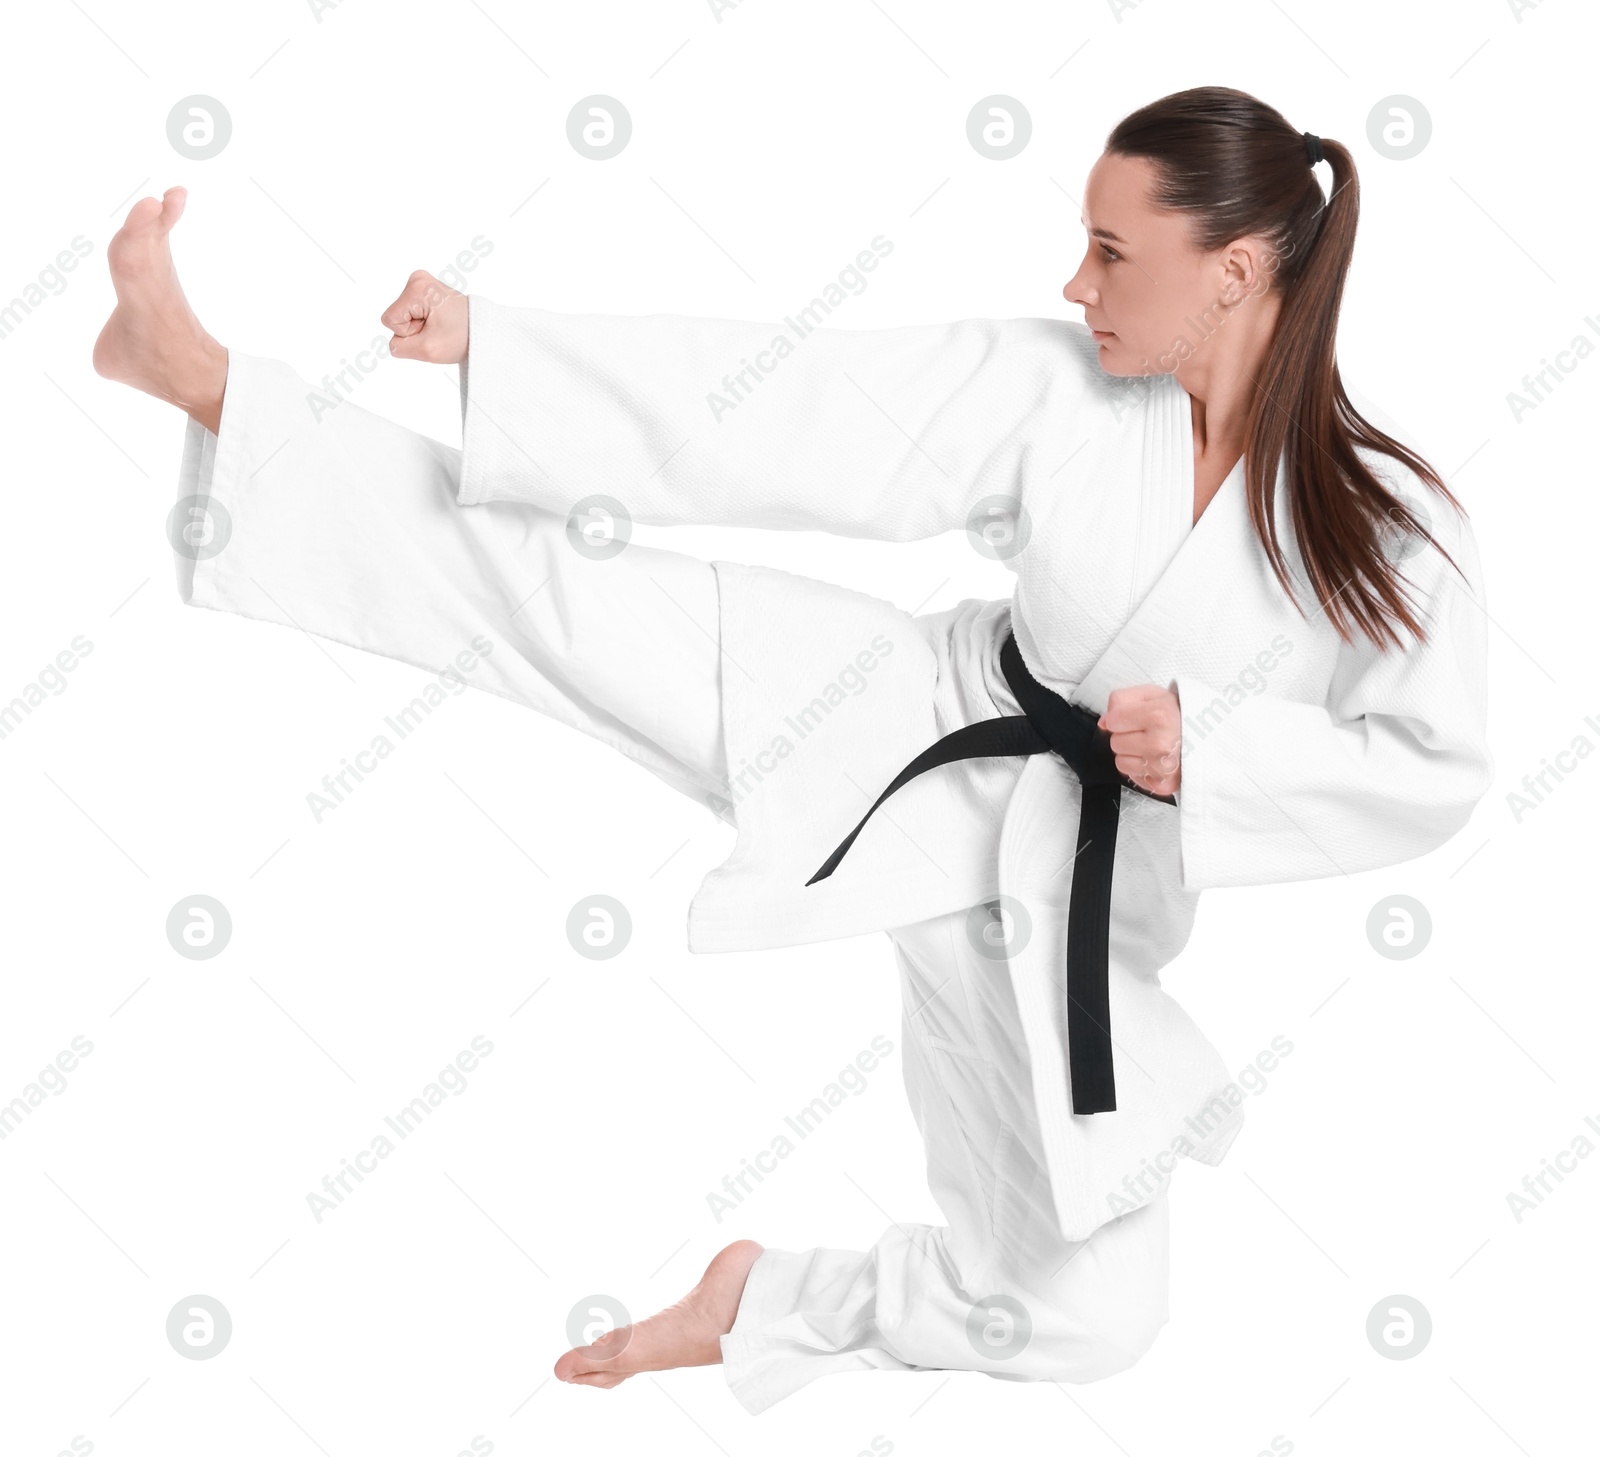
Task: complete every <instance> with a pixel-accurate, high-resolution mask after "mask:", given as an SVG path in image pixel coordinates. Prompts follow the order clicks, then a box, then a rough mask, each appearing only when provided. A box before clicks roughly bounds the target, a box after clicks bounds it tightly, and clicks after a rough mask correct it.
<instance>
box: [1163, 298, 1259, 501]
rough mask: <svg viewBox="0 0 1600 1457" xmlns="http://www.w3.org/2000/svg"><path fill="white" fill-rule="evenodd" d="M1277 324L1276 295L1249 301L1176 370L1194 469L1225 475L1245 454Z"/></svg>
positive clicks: (1230, 316)
mask: <svg viewBox="0 0 1600 1457" xmlns="http://www.w3.org/2000/svg"><path fill="white" fill-rule="evenodd" d="M1277 322H1278V299H1277V296H1276V295H1275V294H1267V295H1263V296H1261V297H1258V298H1254V299H1251V300H1249V301H1248V302H1247V303H1246V304H1245V305H1244V306H1243V307H1241V308H1238V309H1236V310H1234V311H1233V312H1232V313H1231V314H1229V315H1228V316H1227V317H1226V318H1225V319H1224V320H1223V322H1222V324H1221V325H1220V326H1219V327H1218V328H1217V330H1216V332H1215V333H1213V334H1212V335H1211V336H1210V337H1209V338H1207V339H1206V340H1205V342H1204V343H1203V344H1202V345H1201V346H1200V347H1199V348H1198V349H1197V350H1195V352H1194V353H1193V354H1191V355H1190V356H1189V357H1188V358H1187V359H1186V360H1184V361H1183V363H1182V364H1180V365H1179V366H1178V368H1177V371H1176V373H1177V377H1178V383H1179V384H1181V385H1182V386H1183V388H1184V390H1185V391H1186V392H1187V393H1188V395H1189V400H1190V406H1189V413H1190V421H1191V423H1192V425H1193V427H1194V458H1195V464H1196V465H1197V466H1199V465H1200V464H1201V463H1202V462H1205V463H1210V464H1212V465H1213V466H1221V468H1222V470H1223V473H1224V474H1226V473H1227V471H1228V470H1229V469H1231V468H1232V466H1233V464H1234V463H1235V462H1236V461H1237V460H1238V459H1239V457H1240V456H1241V455H1242V454H1243V453H1244V444H1245V433H1246V430H1247V428H1248V426H1249V422H1250V411H1251V408H1252V407H1253V406H1254V404H1255V397H1256V391H1257V381H1258V380H1259V378H1260V376H1261V370H1262V366H1263V365H1264V364H1265V363H1266V358H1267V351H1268V350H1269V349H1270V348H1271V347H1272V333H1273V330H1274V328H1275V327H1276V326H1277Z"/></svg>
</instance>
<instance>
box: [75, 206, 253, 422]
mask: <svg viewBox="0 0 1600 1457" xmlns="http://www.w3.org/2000/svg"><path fill="white" fill-rule="evenodd" d="M187 196H188V194H187V193H186V192H185V191H184V189H183V188H181V187H169V188H168V189H167V191H166V192H165V193H164V194H163V196H162V198H161V200H160V201H159V202H158V201H156V199H155V198H153V197H141V198H140V199H139V201H138V202H136V203H134V205H133V207H132V209H131V210H130V211H129V213H128V216H127V220H126V221H125V222H124V223H123V224H122V227H121V229H120V230H119V231H118V233H117V234H116V236H115V237H113V238H112V240H111V242H110V244H109V245H108V246H107V248H106V261H107V262H108V263H110V265H111V282H112V285H113V286H114V287H115V288H116V290H117V306H116V308H115V309H113V310H112V312H111V317H110V318H109V319H108V320H107V321H106V326H105V328H103V329H102V330H101V331H100V337H99V338H98V339H97V340H95V346H94V367H95V372H96V373H97V374H103V375H104V376H105V377H106V378H107V379H114V380H120V381H121V382H122V383H123V384H129V385H132V386H133V387H134V388H135V389H136V390H143V391H144V392H145V393H146V394H147V395H154V396H155V397H156V398H157V399H161V400H167V401H169V402H170V403H172V404H174V405H176V406H178V408H179V409H181V410H184V411H186V412H187V413H188V414H190V415H192V416H193V417H194V418H195V419H196V420H198V421H199V422H200V423H201V424H202V425H204V426H205V427H206V429H208V430H210V431H211V432H212V433H213V434H215V433H216V432H217V431H218V430H219V429H220V428H221V426H222V395H223V391H224V389H225V388H226V386H227V383H228V351H227V350H226V349H224V348H223V347H222V345H220V344H219V343H217V341H216V340H215V339H213V338H212V337H211V336H210V335H209V334H208V333H206V331H205V330H204V329H203V328H201V326H200V320H199V319H197V318H196V317H195V314H194V310H193V309H191V308H190V307H189V300H188V299H186V298H185V297H184V296H183V289H182V288H181V287H179V285H178V272H177V269H175V268H174V267H173V266H172V249H171V248H170V247H168V245H167V234H168V233H170V232H171V231H172V227H173V224H174V223H176V222H177V221H178V219H179V218H181V217H182V216H183V204H184V201H185V199H186V198H187Z"/></svg>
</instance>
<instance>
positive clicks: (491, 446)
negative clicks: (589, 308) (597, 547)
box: [459, 298, 1066, 540]
mask: <svg viewBox="0 0 1600 1457" xmlns="http://www.w3.org/2000/svg"><path fill="white" fill-rule="evenodd" d="M1053 327H1054V326H1052V325H1051V324H1050V323H1049V322H1048V321H1045V320H1027V319H1023V320H990V319H969V320H962V321H958V322H954V323H946V324H929V325H910V326H903V327H899V328H892V329H877V330H837V329H820V328H807V327H806V324H805V322H804V321H803V320H799V319H790V320H785V321H783V322H781V323H776V324H767V323H758V322H746V321H738V320H726V319H696V318H687V317H682V316H678V315H670V314H653V315H648V316H643V317H625V316H611V315H596V314H583V315H579V314H561V313H555V312H552V311H548V310H543V309H514V308H507V307H504V306H501V305H497V304H494V303H492V302H490V301H488V300H484V299H481V298H474V300H473V302H472V312H471V328H470V340H471V344H470V354H469V359H468V362H467V364H466V366H465V367H464V372H463V386H462V389H463V412H464V422H463V468H462V486H461V494H460V497H459V500H460V502H461V504H463V505H473V504H477V503H479V502H483V501H505V500H515V501H522V502H525V503H528V504H531V505H536V506H539V507H541V508H543V509H546V510H551V511H556V512H562V513H565V512H567V511H569V510H570V509H571V508H572V506H573V505H574V504H575V503H576V502H577V501H579V500H581V499H583V498H585V497H588V496H594V495H604V496H609V497H612V498H614V499H615V500H616V501H618V502H620V503H621V504H622V506H623V508H624V509H625V510H626V511H627V513H628V514H629V515H630V516H631V517H632V518H633V519H634V520H637V521H640V522H643V523H646V524H658V525H673V524H690V523H697V522H706V523H720V524H726V525H745V526H761V527H771V528H784V529H816V530H827V531H833V532H836V533H838V534H841V535H851V536H871V537H879V538H883V539H888V540H912V539H915V538H918V537H923V536H929V535H933V534H935V533H937V532H940V531H945V530H950V529H955V528H959V527H961V526H963V525H964V524H965V522H966V519H967V516H968V514H969V513H970V511H971V509H972V508H973V506H974V505H975V504H976V503H977V501H979V500H980V499H982V497H984V496H986V495H995V494H1012V495H1016V494H1019V493H1020V488H1021V487H1020V482H1021V477H1022V473H1023V470H1024V467H1025V465H1026V463H1027V461H1028V460H1029V459H1030V458H1032V457H1033V456H1037V455H1038V453H1039V452H1038V451H1037V449H1034V450H1033V451H1032V453H1031V454H1030V446H1033V447H1037V445H1038V444H1039V441H1038V436H1039V435H1040V434H1041V433H1046V432H1048V433H1049V434H1050V435H1051V436H1052V437H1054V436H1055V435H1058V434H1060V433H1061V432H1063V431H1064V429H1065V428H1066V426H1065V424H1064V421H1063V418H1062V417H1063V415H1064V414H1065V413H1066V412H1063V411H1060V410H1052V408H1051V405H1052V404H1053V403H1059V400H1058V399H1055V398H1054V397H1053V385H1054V382H1055V381H1056V380H1057V378H1058V377H1059V376H1058V373H1057V371H1055V370H1054V369H1052V367H1051V365H1052V360H1051V350H1052V349H1053V348H1056V347H1058V345H1057V343H1056V341H1055V339H1054V338H1053V337H1052V334H1051V330H1052V328H1053ZM802 331H803V332H802Z"/></svg>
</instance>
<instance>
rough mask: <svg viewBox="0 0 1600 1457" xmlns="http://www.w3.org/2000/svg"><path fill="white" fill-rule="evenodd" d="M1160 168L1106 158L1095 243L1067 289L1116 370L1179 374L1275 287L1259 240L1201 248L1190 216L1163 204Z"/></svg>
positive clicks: (1090, 195) (1107, 364) (1095, 207)
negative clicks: (1158, 197) (1158, 191)
mask: <svg viewBox="0 0 1600 1457" xmlns="http://www.w3.org/2000/svg"><path fill="white" fill-rule="evenodd" d="M1155 181H1156V166H1155V164H1154V163H1153V162H1150V161H1148V160H1146V159H1145V158H1143V157H1118V156H1113V155H1111V154H1110V153H1106V154H1105V155H1103V156H1102V157H1101V158H1100V160H1099V161H1098V162H1096V163H1095V164H1094V167H1093V168H1092V169H1091V171H1090V173H1089V183H1088V186H1087V187H1086V188H1085V189H1084V195H1083V225H1084V227H1085V229H1086V230H1087V231H1088V234H1089V245H1088V248H1087V250H1086V251H1085V253H1084V255H1083V261H1082V263H1080V264H1079V265H1078V271H1077V272H1076V273H1075V274H1073V276H1072V277H1071V279H1069V280H1068V282H1067V285H1066V287H1065V288H1063V289H1062V293H1063V294H1064V295H1065V297H1066V299H1067V300H1068V302H1069V303H1075V304H1078V305H1080V306H1081V307H1082V309H1083V317H1084V322H1085V323H1086V324H1088V326H1089V327H1090V328H1091V329H1092V330H1094V337H1095V340H1096V342H1097V343H1098V344H1099V346H1100V367H1101V368H1102V369H1104V370H1105V371H1106V373H1108V374H1121V375H1132V374H1172V373H1174V372H1175V371H1176V370H1177V369H1178V367H1179V365H1181V364H1182V363H1183V362H1184V360H1186V359H1188V358H1190V357H1191V356H1193V355H1194V354H1195V353H1196V352H1198V350H1199V349H1200V347H1201V345H1202V344H1204V343H1205V341H1206V340H1207V339H1208V338H1210V336H1211V335H1212V334H1213V333H1214V332H1215V330H1216V329H1217V328H1218V327H1219V326H1220V325H1221V324H1222V322H1224V321H1225V320H1226V318H1227V317H1228V315H1230V314H1231V313H1232V312H1233V310H1234V309H1235V308H1236V307H1238V305H1239V304H1240V303H1242V302H1245V301H1246V300H1247V299H1248V298H1249V297H1250V296H1251V294H1252V293H1253V292H1260V291H1261V290H1262V288H1263V287H1264V286H1265V285H1266V284H1267V283H1269V282H1270V273H1269V272H1268V271H1266V270H1265V269H1264V268H1263V267H1262V264H1263V262H1264V261H1265V260H1264V253H1263V250H1262V249H1261V248H1260V247H1259V241H1258V240H1251V239H1244V240H1240V241H1239V242H1236V243H1230V244H1227V245H1225V246H1224V247H1222V248H1219V249H1216V250H1214V251H1211V252H1204V251H1202V250H1201V249H1199V248H1197V247H1196V246H1195V245H1194V243H1193V241H1192V240H1191V237H1190V232H1189V220H1188V218H1187V217H1186V216H1185V215H1184V214H1183V213H1181V212H1176V211H1174V210H1172V209H1170V208H1163V207H1160V206H1159V205H1157V203H1156V202H1155V201H1154V186H1155Z"/></svg>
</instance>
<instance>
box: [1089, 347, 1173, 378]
mask: <svg viewBox="0 0 1600 1457" xmlns="http://www.w3.org/2000/svg"><path fill="white" fill-rule="evenodd" d="M1098 353H1099V362H1100V368H1101V369H1102V370H1104V371H1105V372H1106V373H1107V374H1112V375H1116V376H1118V377H1119V378H1122V379H1131V378H1135V377H1138V376H1140V375H1149V374H1161V373H1163V372H1164V371H1162V370H1160V369H1157V368H1155V367H1154V366H1153V365H1152V364H1151V363H1150V360H1149V358H1148V356H1145V355H1141V354H1140V353H1139V352H1138V351H1137V350H1135V349H1133V348H1130V347H1129V346H1128V344H1127V343H1125V342H1124V341H1123V340H1122V339H1120V338H1113V339H1107V340H1104V341H1103V342H1101V343H1100V344H1099V346H1098Z"/></svg>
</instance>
